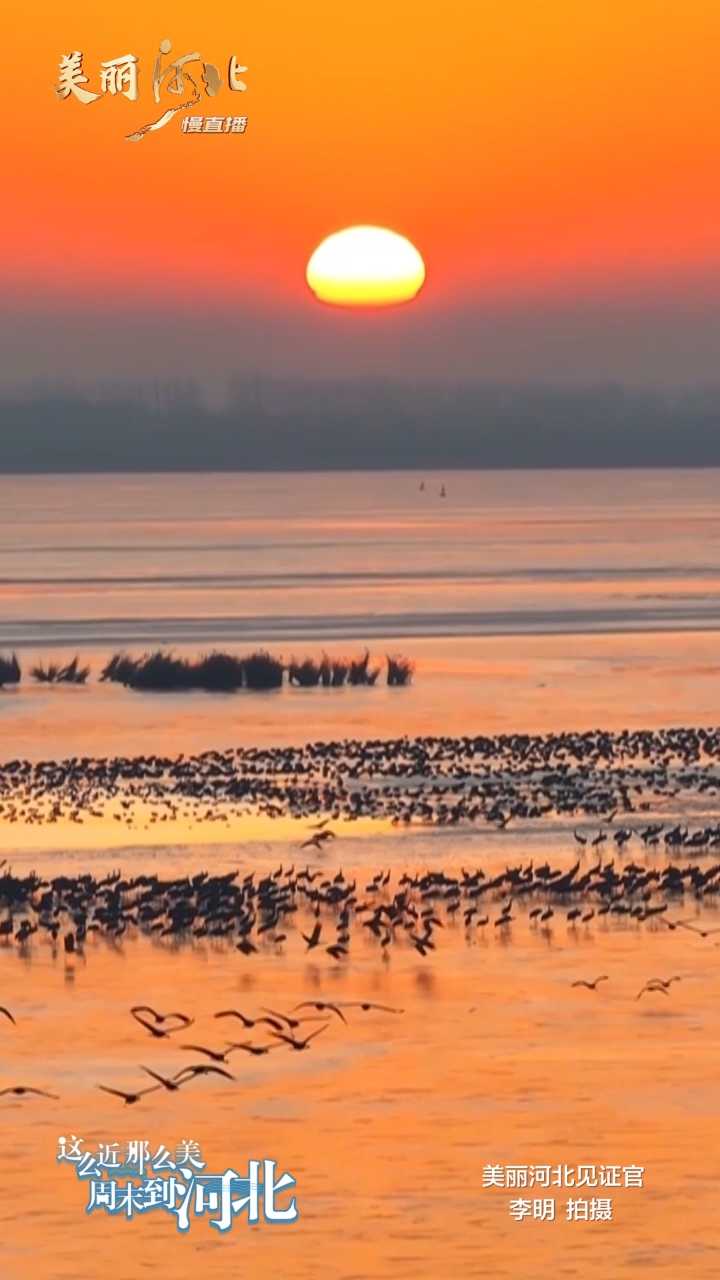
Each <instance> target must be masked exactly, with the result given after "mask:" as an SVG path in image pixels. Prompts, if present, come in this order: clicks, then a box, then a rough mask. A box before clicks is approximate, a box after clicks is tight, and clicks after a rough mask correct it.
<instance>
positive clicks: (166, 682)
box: [38, 649, 414, 693]
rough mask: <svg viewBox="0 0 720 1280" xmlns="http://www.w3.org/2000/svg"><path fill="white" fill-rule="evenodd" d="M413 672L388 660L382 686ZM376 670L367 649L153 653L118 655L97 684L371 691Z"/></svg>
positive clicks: (398, 661) (223, 689)
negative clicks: (193, 655) (312, 653)
mask: <svg viewBox="0 0 720 1280" xmlns="http://www.w3.org/2000/svg"><path fill="white" fill-rule="evenodd" d="M413 670H414V664H413V663H412V662H410V661H409V659H407V658H403V657H401V656H399V655H394V656H388V658H387V683H388V684H390V685H396V686H401V685H405V684H408V683H409V682H410V679H411V676H412V672H413ZM380 671H381V668H380V667H379V666H371V665H370V653H369V651H368V650H366V651H365V653H364V654H362V655H361V657H359V658H354V659H353V658H331V657H329V656H328V654H327V653H323V654H322V655H321V657H320V658H319V659H315V658H302V659H297V658H295V657H294V656H293V657H292V658H291V659H290V661H289V662H288V663H284V662H283V661H282V659H281V658H276V657H274V656H273V655H272V654H270V653H268V652H267V650H265V649H258V650H256V651H255V652H254V653H249V654H245V655H243V656H242V657H236V656H235V655H233V654H229V653H219V652H213V653H208V654H204V655H203V656H202V657H201V658H197V659H195V660H192V659H190V658H179V657H177V656H176V655H175V654H173V653H172V652H171V651H168V650H164V649H158V650H156V651H155V652H154V653H149V654H148V653H146V654H143V655H142V657H139V658H133V657H131V656H130V655H129V654H127V653H123V652H120V653H115V654H113V656H112V657H111V658H110V660H109V661H108V662H107V663H106V664H105V666H104V667H103V669H102V672H101V673H100V679H101V680H103V681H110V682H113V683H116V684H123V685H126V686H127V687H128V688H131V689H140V690H142V689H148V690H150V689H152V690H168V691H176V690H182V689H203V690H206V691H214V692H223V693H234V692H235V691H236V690H238V689H250V690H261V691H262V690H268V689H280V688H281V687H282V685H283V683H284V680H285V675H286V673H287V682H288V684H290V685H292V686H293V687H295V688H298V689H316V688H318V687H322V688H325V689H339V688H342V686H343V685H346V684H348V685H353V686H361V685H366V686H372V685H374V684H376V683H377V680H378V676H379V675H380ZM38 678H39V677H38Z"/></svg>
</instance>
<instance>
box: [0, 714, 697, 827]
mask: <svg viewBox="0 0 720 1280" xmlns="http://www.w3.org/2000/svg"><path fill="white" fill-rule="evenodd" d="M719 766H720V730H718V729H703V728H699V729H690V728H687V729H665V730H654V731H642V732H641V731H635V732H630V731H623V732H621V733H609V732H603V731H600V730H593V731H589V732H586V733H561V734H548V735H544V736H543V735H534V736H533V735H522V734H513V735H500V736H498V737H484V736H482V737H455V738H453V737H416V738H410V737H403V738H397V739H369V740H360V739H343V740H339V741H334V742H315V743H308V744H306V745H304V746H286V747H268V748H251V747H243V748H236V749H230V750H227V751H207V752H203V753H201V754H198V755H184V754H182V755H178V756H174V757H169V756H160V755H140V756H127V757H125V756H117V757H99V758H91V757H86V756H82V757H71V758H70V759H67V760H63V761H47V760H40V761H35V762H32V761H28V760H21V759H16V760H10V761H8V762H7V763H5V764H4V765H2V766H1V767H0V825H5V824H7V825H12V824H15V823H22V824H23V825H24V826H25V827H28V826H30V827H31V826H34V825H40V826H45V825H50V824H54V823H58V822H62V821H67V822H72V823H78V824H81V823H84V822H87V821H88V820H92V819H103V818H104V819H109V820H114V821H116V822H117V823H119V824H122V825H123V826H124V827H126V828H128V829H131V830H140V829H142V830H147V829H150V828H153V827H155V826H156V825H157V824H162V823H167V822H173V821H179V822H183V823H190V824H193V825H200V824H208V825H209V824H212V823H222V824H224V825H225V826H232V824H233V823H234V822H235V821H238V820H240V819H242V818H243V817H245V816H247V815H248V814H249V813H252V814H258V815H264V816H267V817H269V818H277V817H292V818H298V819H307V820H309V819H311V818H318V817H325V816H327V817H330V818H331V819H332V820H334V821H339V820H342V821H343V822H353V821H356V820H358V819H360V818H371V819H384V820H386V821H389V822H391V823H394V824H396V825H403V826H408V825H411V824H424V825H433V826H442V827H453V826H457V825H459V824H467V823H487V824H490V825H492V826H494V827H495V828H498V829H500V830H502V829H504V828H505V827H507V826H508V824H509V823H511V822H518V821H537V820H542V819H545V818H547V817H549V816H552V818H553V819H572V818H575V819H576V820H577V819H578V818H582V819H586V820H589V821H602V820H609V817H610V815H614V814H618V813H619V814H621V815H623V816H625V815H634V814H640V815H642V814H648V815H649V814H651V813H657V811H658V809H660V810H663V809H667V807H668V806H672V805H673V804H675V805H676V806H678V807H679V808H681V809H682V808H683V807H684V803H685V800H686V798H687V797H688V796H692V797H693V799H694V800H696V801H697V800H698V799H699V798H700V797H714V796H716V795H717V794H718V788H719V787H720V769H719ZM714 831H715V836H714V837H713V838H715V839H720V833H719V832H718V829H717V828H714Z"/></svg>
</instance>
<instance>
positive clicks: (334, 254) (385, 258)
mask: <svg viewBox="0 0 720 1280" xmlns="http://www.w3.org/2000/svg"><path fill="white" fill-rule="evenodd" d="M306 278H307V282H308V284H309V286H310V288H311V289H312V291H313V293H314V294H315V296H316V297H317V298H318V299H319V300H320V301H321V302H329V303H333V304H334V305H335V306H343V307H387V306H392V305H393V304H394V303H398V302H409V301H410V299H411V298H414V297H415V296H416V294H417V293H418V292H419V290H420V289H421V288H422V285H423V283H424V281H425V264H424V263H423V260H422V258H421V257H420V254H419V253H418V251H417V249H416V248H415V246H414V245H412V244H411V243H410V241H409V240H407V239H406V238H405V236H401V235H398V234H397V232H395V231H388V230H387V229H386V228H385V227H347V228H346V229H345V230H344V231H337V232H335V234H334V235H331V236H328V237H327V239H325V240H323V241H322V243H321V244H320V245H318V247H317V249H316V250H315V252H314V253H313V254H312V257H311V258H310V261H309V262H308V265H307V271H306Z"/></svg>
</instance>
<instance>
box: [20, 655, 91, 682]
mask: <svg viewBox="0 0 720 1280" xmlns="http://www.w3.org/2000/svg"><path fill="white" fill-rule="evenodd" d="M30 674H31V676H32V678H33V680H37V681H38V683H39V684H85V682H86V680H87V678H88V676H89V675H90V668H89V667H88V666H85V667H81V666H80V659H79V657H78V656H77V655H76V656H75V657H74V658H73V659H72V661H71V662H67V663H66V664H65V665H64V666H62V665H61V664H60V663H58V662H48V663H47V664H43V663H42V662H38V663H36V664H35V666H34V667H33V668H32V670H31V672H30Z"/></svg>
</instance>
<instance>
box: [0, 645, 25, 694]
mask: <svg viewBox="0 0 720 1280" xmlns="http://www.w3.org/2000/svg"><path fill="white" fill-rule="evenodd" d="M21 679H22V669H21V667H20V663H19V662H18V660H17V654H16V653H13V654H12V656H11V657H10V658H6V657H5V656H4V655H3V654H0V689H2V687H3V685H6V684H19V683H20V681H21Z"/></svg>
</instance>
